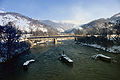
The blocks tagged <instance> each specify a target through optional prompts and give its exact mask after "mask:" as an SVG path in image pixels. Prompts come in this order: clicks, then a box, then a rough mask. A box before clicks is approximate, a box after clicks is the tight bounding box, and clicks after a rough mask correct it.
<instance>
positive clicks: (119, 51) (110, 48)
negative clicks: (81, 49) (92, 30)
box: [81, 43, 120, 53]
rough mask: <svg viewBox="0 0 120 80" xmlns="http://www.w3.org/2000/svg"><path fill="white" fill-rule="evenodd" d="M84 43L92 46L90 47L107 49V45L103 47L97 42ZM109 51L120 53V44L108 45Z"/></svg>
mask: <svg viewBox="0 0 120 80" xmlns="http://www.w3.org/2000/svg"><path fill="white" fill-rule="evenodd" d="M81 44H82V45H86V46H90V47H94V48H99V49H102V50H105V47H102V46H100V45H97V44H86V43H81ZM106 51H108V52H112V53H120V46H116V45H114V46H112V47H107V50H106Z"/></svg>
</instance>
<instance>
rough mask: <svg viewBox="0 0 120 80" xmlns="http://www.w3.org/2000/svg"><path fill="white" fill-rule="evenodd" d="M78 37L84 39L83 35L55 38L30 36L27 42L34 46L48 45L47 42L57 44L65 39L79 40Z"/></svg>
mask: <svg viewBox="0 0 120 80" xmlns="http://www.w3.org/2000/svg"><path fill="white" fill-rule="evenodd" d="M77 37H82V35H54V36H30V37H27V39H26V41H28V42H30V43H31V44H32V45H34V44H36V43H46V42H52V41H53V42H54V44H57V42H58V40H65V39H75V40H76V39H77Z"/></svg>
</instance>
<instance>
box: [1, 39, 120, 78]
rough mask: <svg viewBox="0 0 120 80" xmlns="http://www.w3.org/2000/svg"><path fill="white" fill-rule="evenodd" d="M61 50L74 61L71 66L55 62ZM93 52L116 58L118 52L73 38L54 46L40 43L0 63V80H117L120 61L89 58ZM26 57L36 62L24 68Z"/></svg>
mask: <svg viewBox="0 0 120 80" xmlns="http://www.w3.org/2000/svg"><path fill="white" fill-rule="evenodd" d="M63 51H64V52H65V54H66V55H68V56H69V57H70V58H71V59H72V60H73V61H74V63H73V66H71V65H68V64H65V63H63V62H61V61H59V59H58V58H59V56H60V54H61V53H62V52H63ZM97 53H102V54H105V55H107V56H110V57H112V58H114V59H120V55H119V54H112V53H109V52H105V51H103V50H99V51H98V50H96V49H95V48H92V47H87V46H82V45H80V44H75V42H74V40H65V41H61V42H59V43H58V44H57V45H53V44H52V43H49V44H42V45H38V46H34V47H33V48H32V49H30V51H27V52H25V53H24V54H21V55H20V56H19V57H17V59H14V60H12V61H11V63H7V64H0V80H120V64H119V63H107V62H103V61H100V60H93V59H91V56H92V55H94V54H97ZM28 59H35V60H36V61H35V62H34V63H32V64H30V65H29V67H28V70H27V71H24V70H23V67H22V64H23V63H24V62H25V61H26V60H28Z"/></svg>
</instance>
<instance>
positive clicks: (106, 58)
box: [92, 54, 111, 62]
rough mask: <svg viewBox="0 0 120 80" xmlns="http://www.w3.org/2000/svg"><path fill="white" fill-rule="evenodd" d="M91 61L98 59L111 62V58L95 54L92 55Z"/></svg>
mask: <svg viewBox="0 0 120 80" xmlns="http://www.w3.org/2000/svg"><path fill="white" fill-rule="evenodd" d="M92 58H93V59H100V60H104V61H109V62H110V61H111V57H108V56H105V55H103V54H97V55H93V56H92Z"/></svg>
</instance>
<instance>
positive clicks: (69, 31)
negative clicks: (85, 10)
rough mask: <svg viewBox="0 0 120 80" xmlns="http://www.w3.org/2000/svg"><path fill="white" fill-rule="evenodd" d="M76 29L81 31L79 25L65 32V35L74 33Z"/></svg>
mask: <svg viewBox="0 0 120 80" xmlns="http://www.w3.org/2000/svg"><path fill="white" fill-rule="evenodd" d="M77 29H79V30H82V29H83V28H82V27H81V25H77V26H76V27H74V28H72V29H68V30H66V31H65V33H74V32H75V31H76V30H77Z"/></svg>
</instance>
